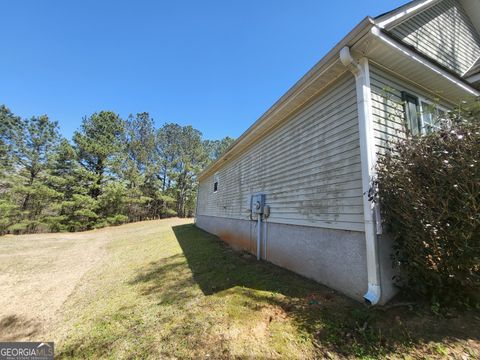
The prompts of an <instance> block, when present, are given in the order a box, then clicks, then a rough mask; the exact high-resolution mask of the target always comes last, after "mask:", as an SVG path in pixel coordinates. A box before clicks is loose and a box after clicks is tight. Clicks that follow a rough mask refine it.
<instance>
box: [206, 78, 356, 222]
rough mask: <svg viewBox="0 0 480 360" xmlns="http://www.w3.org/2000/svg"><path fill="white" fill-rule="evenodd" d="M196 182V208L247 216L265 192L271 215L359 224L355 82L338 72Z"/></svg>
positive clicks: (281, 219)
mask: <svg viewBox="0 0 480 360" xmlns="http://www.w3.org/2000/svg"><path fill="white" fill-rule="evenodd" d="M218 176H219V183H220V184H221V185H220V186H219V188H218V191H217V193H216V194H215V196H213V195H214V194H213V192H212V190H211V189H212V188H213V176H210V177H208V178H206V179H203V180H202V181H201V182H200V187H199V197H198V210H197V213H198V214H199V215H207V216H220V217H228V218H234V219H248V215H249V212H248V208H249V202H250V195H251V194H255V193H259V192H262V193H265V194H266V196H267V204H268V205H269V206H270V207H271V214H270V217H269V219H268V221H269V222H274V223H284V224H294V225H306V226H317V227H326V228H334V229H345V230H356V231H363V229H364V225H363V207H362V190H361V189H362V182H361V170H360V148H359V136H358V116H357V104H356V92H355V81H354V79H353V77H352V76H350V75H348V76H344V77H342V78H341V79H339V80H338V81H337V82H336V83H335V84H334V85H332V86H330V87H329V88H328V89H327V90H326V91H325V92H324V93H323V94H321V95H320V96H319V97H318V98H316V99H315V100H313V101H312V102H311V103H310V104H309V105H308V106H305V107H304V108H303V109H302V110H301V111H299V112H297V113H296V114H294V115H293V116H292V117H291V118H290V119H289V120H288V121H287V122H285V123H284V124H283V125H281V126H280V127H278V128H277V129H275V130H274V131H273V132H271V133H269V134H268V135H266V136H265V137H263V138H262V139H261V140H259V141H258V142H257V143H255V144H254V145H252V146H251V147H250V148H249V149H248V150H247V151H245V152H244V153H243V154H241V155H240V156H239V157H237V158H235V159H233V160H231V161H229V162H228V163H227V164H225V165H224V166H223V167H222V168H220V170H219V171H218Z"/></svg>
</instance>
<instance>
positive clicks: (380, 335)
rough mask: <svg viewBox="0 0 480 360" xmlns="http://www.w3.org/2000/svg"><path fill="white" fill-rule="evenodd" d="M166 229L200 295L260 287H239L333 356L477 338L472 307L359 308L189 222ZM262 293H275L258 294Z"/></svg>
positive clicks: (155, 268) (479, 322)
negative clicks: (445, 312) (434, 310)
mask: <svg viewBox="0 0 480 360" xmlns="http://www.w3.org/2000/svg"><path fill="white" fill-rule="evenodd" d="M173 230H174V233H175V235H176V238H177V240H178V242H179V244H180V246H181V248H182V250H183V253H184V255H185V259H186V262H187V263H188V267H189V268H190V270H191V272H192V273H193V280H194V281H195V283H196V284H197V285H198V286H199V287H200V289H201V290H202V292H203V293H204V294H205V295H212V294H217V293H219V292H222V291H224V290H227V289H232V288H237V287H240V288H247V289H255V290H263V291H265V292H267V293H262V292H252V291H243V292H242V294H243V295H245V296H249V297H251V298H252V300H254V301H257V302H258V303H262V304H265V303H266V304H270V305H272V306H278V307H280V308H281V309H283V311H285V312H286V313H287V315H288V316H289V317H290V318H291V319H293V322H294V324H295V326H297V328H298V329H299V330H301V331H303V332H306V333H307V334H308V335H309V336H311V338H312V339H314V343H315V344H316V346H317V347H318V350H319V353H320V354H323V352H325V351H329V352H334V353H335V354H336V355H339V356H352V355H353V356H381V355H388V354H391V353H395V352H398V351H409V349H412V348H415V347H416V346H422V344H425V343H428V342H429V341H434V342H441V341H443V340H445V341H446V340H449V341H452V340H453V341H454V340H468V339H474V340H478V339H480V318H479V314H478V312H476V313H470V314H467V313H465V314H456V315H455V316H453V317H452V318H448V319H447V318H444V317H439V316H434V315H433V314H431V312H430V311H429V310H428V309H427V308H425V307H422V306H420V305H418V306H410V307H409V308H404V307H400V306H398V307H391V308H389V307H387V308H382V307H377V308H367V307H365V306H364V305H363V304H359V303H357V302H355V301H353V300H350V299H348V298H346V297H345V296H343V295H341V294H338V293H336V292H334V291H332V290H331V289H328V288H326V287H324V286H322V285H320V284H318V283H316V282H314V281H311V280H308V279H306V278H304V277H302V276H299V275H296V274H294V273H292V272H290V271H288V270H285V269H282V268H280V267H277V266H275V265H273V264H270V263H266V262H257V261H256V260H255V258H254V257H253V256H251V255H250V254H246V253H241V252H236V251H234V250H232V249H231V248H230V247H228V246H227V245H226V244H225V243H224V242H222V241H221V240H219V239H218V238H217V237H216V236H213V235H211V234H208V233H206V232H204V231H202V230H200V229H198V228H196V227H195V226H194V225H181V226H175V227H174V228H173ZM181 258H182V256H178V255H177V256H176V258H175V259H174V261H173V262H172V261H170V262H169V264H168V266H165V265H167V264H152V268H151V269H150V271H147V272H146V273H143V274H142V275H140V276H139V277H137V278H136V279H135V282H137V283H138V282H143V281H146V282H149V281H150V280H152V279H154V278H155V277H157V276H160V275H166V274H167V273H168V272H170V271H171V270H172V268H173V267H175V266H178V267H179V268H178V269H179V270H180V265H184V263H183V262H182V260H181ZM170 260H172V259H170ZM183 271H184V270H183ZM180 276H181V275H180ZM190 277H191V275H190ZM190 280H191V279H190ZM190 280H189V279H188V278H187V279H184V280H183V281H190ZM153 283H154V284H155V282H153ZM160 284H165V282H162V283H160V282H159V283H158V285H149V287H148V289H149V290H150V291H156V290H157V289H156V288H155V286H160ZM182 286H183V284H181V283H180V284H179V283H176V285H175V288H174V289H172V290H171V291H170V290H169V289H165V288H162V292H163V293H164V294H169V293H176V292H177V291H179V290H180V289H181V287H182ZM268 292H271V293H278V294H282V295H283V296H282V297H274V296H268V295H264V294H268ZM219 295H221V294H219ZM163 296H165V295H163ZM175 298H176V299H179V297H177V296H176V297H175ZM442 351H443V350H442ZM441 354H442V353H441V352H440V355H441ZM323 355H324V354H323ZM434 355H435V354H434ZM437 355H439V354H437Z"/></svg>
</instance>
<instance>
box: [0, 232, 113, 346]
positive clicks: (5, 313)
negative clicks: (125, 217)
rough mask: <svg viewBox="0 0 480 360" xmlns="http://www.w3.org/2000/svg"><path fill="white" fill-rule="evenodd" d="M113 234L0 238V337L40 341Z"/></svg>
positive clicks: (104, 251)
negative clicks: (36, 339)
mask: <svg viewBox="0 0 480 360" xmlns="http://www.w3.org/2000/svg"><path fill="white" fill-rule="evenodd" d="M115 232H116V229H114V228H107V229H101V230H95V231H88V232H83V233H76V234H71V233H58V234H31V235H21V236H4V237H0V294H1V297H0V339H1V340H4V341H6V340H14V341H19V340H26V339H32V338H38V339H41V338H42V335H43V334H45V333H46V332H48V331H49V330H50V329H49V328H48V327H49V324H51V323H52V320H53V319H54V318H55V316H56V313H58V311H59V309H60V308H61V306H62V304H63V303H64V302H65V301H66V299H67V298H68V297H69V295H70V294H71V293H72V292H73V291H74V289H75V287H76V286H77V284H78V283H79V282H80V280H81V279H82V277H83V276H84V274H85V273H86V272H88V271H89V270H90V269H91V268H92V267H93V266H94V265H95V264H96V263H97V262H100V261H102V259H103V258H104V256H105V254H106V250H105V246H106V244H107V243H108V241H109V240H110V239H111V236H112V234H114V233H115Z"/></svg>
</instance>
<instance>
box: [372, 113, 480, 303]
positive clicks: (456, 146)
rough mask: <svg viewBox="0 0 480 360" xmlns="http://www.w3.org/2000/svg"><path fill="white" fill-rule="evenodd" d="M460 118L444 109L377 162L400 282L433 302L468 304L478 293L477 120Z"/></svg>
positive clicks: (479, 147)
mask: <svg viewBox="0 0 480 360" xmlns="http://www.w3.org/2000/svg"><path fill="white" fill-rule="evenodd" d="M467 119H469V120H464V117H460V116H458V113H457V114H456V115H451V118H450V119H448V121H444V122H443V123H442V124H441V126H442V128H441V129H440V130H438V131H435V132H432V133H430V134H428V135H426V136H422V137H409V138H407V139H406V140H404V141H402V142H399V143H398V144H397V145H396V147H395V149H394V151H393V152H391V153H388V154H386V155H385V156H383V157H382V158H381V159H380V161H379V169H378V181H379V195H380V199H381V202H382V210H383V211H382V212H383V217H384V220H385V223H386V224H387V225H388V230H389V233H390V234H391V235H392V236H393V237H394V241H395V253H394V260H395V263H396V264H397V265H398V266H399V267H400V274H401V275H400V277H399V284H400V285H402V286H403V287H404V288H405V289H406V290H407V291H408V292H410V293H413V294H416V295H418V294H419V295H422V296H426V297H428V298H430V299H431V300H432V303H433V304H434V305H435V308H437V307H438V306H439V304H440V305H445V304H453V305H465V304H469V303H472V302H474V301H476V300H478V298H477V299H475V298H476V297H478V294H479V291H480V164H479V161H480V118H479V117H474V118H473V119H472V118H467Z"/></svg>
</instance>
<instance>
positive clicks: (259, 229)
mask: <svg viewBox="0 0 480 360" xmlns="http://www.w3.org/2000/svg"><path fill="white" fill-rule="evenodd" d="M257 216H258V223H257V260H260V258H261V257H262V245H261V244H262V214H260V213H259V214H258V215H257Z"/></svg>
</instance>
